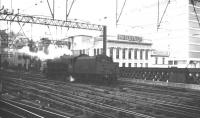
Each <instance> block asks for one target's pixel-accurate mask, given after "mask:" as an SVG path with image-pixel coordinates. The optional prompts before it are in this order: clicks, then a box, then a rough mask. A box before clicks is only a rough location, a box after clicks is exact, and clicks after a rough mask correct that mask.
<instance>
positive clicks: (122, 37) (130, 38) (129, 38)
mask: <svg viewBox="0 0 200 118" xmlns="http://www.w3.org/2000/svg"><path fill="white" fill-rule="evenodd" d="M117 39H118V40H127V41H133V42H142V37H139V36H131V35H121V34H118V35H117Z"/></svg>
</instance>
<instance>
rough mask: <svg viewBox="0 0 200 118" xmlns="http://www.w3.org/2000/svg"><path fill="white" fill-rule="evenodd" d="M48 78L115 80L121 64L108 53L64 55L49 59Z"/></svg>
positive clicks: (92, 80) (91, 80)
mask: <svg viewBox="0 0 200 118" xmlns="http://www.w3.org/2000/svg"><path fill="white" fill-rule="evenodd" d="M45 73H46V75H47V77H48V78H51V79H56V80H62V81H73V80H75V81H81V82H107V83H110V82H114V81H116V80H117V78H118V73H119V65H118V63H114V62H113V60H112V58H111V57H108V56H106V55H97V56H88V55H85V54H83V55H79V56H68V55H65V56H62V57H60V58H58V59H52V60H48V61H47V67H46V72H45Z"/></svg>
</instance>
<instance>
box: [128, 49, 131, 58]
mask: <svg viewBox="0 0 200 118" xmlns="http://www.w3.org/2000/svg"><path fill="white" fill-rule="evenodd" d="M128 58H129V59H131V50H128Z"/></svg>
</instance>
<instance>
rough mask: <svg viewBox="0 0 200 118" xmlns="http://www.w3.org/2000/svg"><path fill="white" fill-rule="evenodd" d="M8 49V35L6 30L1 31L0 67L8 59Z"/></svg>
mask: <svg viewBox="0 0 200 118" xmlns="http://www.w3.org/2000/svg"><path fill="white" fill-rule="evenodd" d="M7 47H8V34H7V33H6V32H5V30H0V67H1V63H3V61H4V60H6V58H7V56H8V55H7V53H6V52H5V49H6V48H7Z"/></svg>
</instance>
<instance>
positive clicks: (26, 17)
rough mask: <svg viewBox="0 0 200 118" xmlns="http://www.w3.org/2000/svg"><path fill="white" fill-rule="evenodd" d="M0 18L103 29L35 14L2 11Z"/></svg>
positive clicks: (97, 26)
mask: <svg viewBox="0 0 200 118" xmlns="http://www.w3.org/2000/svg"><path fill="white" fill-rule="evenodd" d="M0 20H1V21H11V22H21V23H32V24H40V25H49V26H59V27H67V28H76V29H87V30H96V31H103V25H97V24H89V23H81V22H74V21H64V20H57V19H50V18H42V17H35V16H29V15H20V14H12V13H4V12H0Z"/></svg>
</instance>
